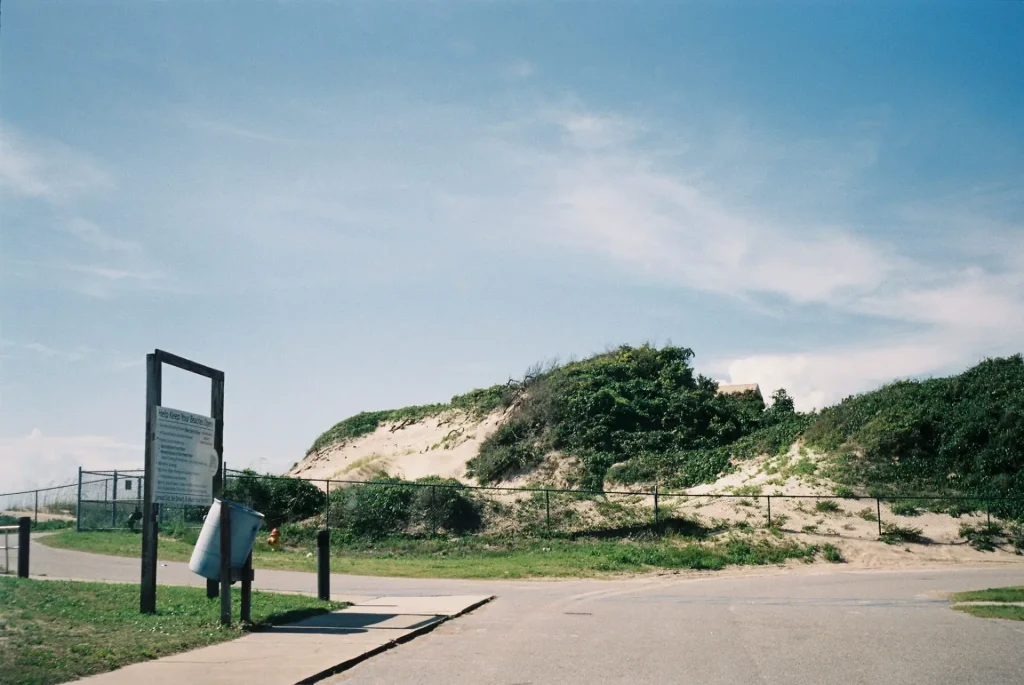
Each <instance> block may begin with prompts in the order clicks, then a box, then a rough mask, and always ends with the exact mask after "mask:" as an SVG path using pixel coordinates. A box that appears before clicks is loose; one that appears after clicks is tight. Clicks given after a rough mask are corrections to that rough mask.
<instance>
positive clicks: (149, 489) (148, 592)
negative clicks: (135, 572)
mask: <svg viewBox="0 0 1024 685" xmlns="http://www.w3.org/2000/svg"><path fill="white" fill-rule="evenodd" d="M160 385H161V373H160V362H159V361H157V358H156V355H155V354H147V355H146V442H145V445H146V482H145V493H144V495H143V504H142V514H143V516H142V579H141V580H142V582H141V586H140V592H139V611H140V612H142V613H143V614H155V613H156V549H157V540H156V537H157V536H156V505H155V504H154V503H153V477H152V475H151V474H153V473H154V468H153V466H154V464H153V460H154V459H155V455H154V454H153V431H154V426H153V422H154V420H155V416H154V411H155V410H154V407H156V406H157V405H159V404H160V394H161V387H160ZM79 506H81V505H79Z"/></svg>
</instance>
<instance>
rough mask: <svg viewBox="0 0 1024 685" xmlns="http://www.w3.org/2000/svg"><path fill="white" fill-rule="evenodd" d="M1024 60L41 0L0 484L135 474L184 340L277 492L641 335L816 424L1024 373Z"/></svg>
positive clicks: (669, 16) (1005, 6)
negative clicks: (347, 442)
mask: <svg viewBox="0 0 1024 685" xmlns="http://www.w3.org/2000/svg"><path fill="white" fill-rule="evenodd" d="M1021 45H1024V6H1022V4H1021V3H1015V2H1005V1H1001V0H957V1H953V0H927V1H920V2H915V1H911V0H888V1H882V0H878V1H864V2H832V1H829V0H815V1H814V2H810V1H804V2H797V1H792V2H787V1H783V0H779V1H777V2H771V1H767V0H764V1H760V2H754V1H747V2H741V1H739V0H737V1H729V0H717V1H715V2H712V1H711V0H703V1H696V0H695V1H692V2H686V1H685V0H680V1H679V2H645V3H639V2H611V1H607V2H590V3H571V2H497V1H496V2H454V1H452V2H445V1H443V0H439V1H437V2H429V3H421V2H352V3H340V2H326V1H322V2H313V1H309V2H301V1H294V2H263V3H253V2H248V1H247V2H227V1H223V2H214V1H209V2H199V1H195V2H184V1H182V2H128V1H127V0H125V1H120V2H115V1H113V0H92V1H84V0H83V1H80V2H43V1H39V0H33V1H31V2H30V1H28V0H8V1H7V2H5V3H4V6H3V25H2V35H0V60H2V63H0V123H2V137H0V141H2V148H0V203H2V204H0V221H2V236H0V240H2V242H0V323H2V329H0V403H2V405H0V460H2V462H3V464H4V468H3V469H0V491H2V490H5V489H10V488H12V487H17V486H22V485H34V484H48V483H55V482H66V481H69V480H71V479H72V478H73V475H74V471H75V468H76V467H77V466H78V465H79V464H85V465H87V466H91V467H101V466H109V467H115V466H116V467H128V466H133V465H138V464H139V463H140V462H141V444H142V434H143V432H144V426H143V418H144V417H143V414H144V393H145V369H144V366H143V360H144V356H145V354H146V352H148V351H152V350H153V349H154V348H157V347H159V348H161V349H166V350H168V351H171V352H175V353H177V354H180V355H184V356H188V357H191V358H194V359H196V360H197V361H200V362H203V363H206V364H209V365H211V366H215V367H218V368H220V369H223V370H224V371H225V373H226V412H227V416H226V422H225V426H226V428H225V456H226V458H227V460H228V462H229V463H230V464H234V465H237V466H243V465H252V466H255V467H256V468H259V469H265V470H272V471H279V470H282V469H283V468H286V467H287V466H289V465H290V464H291V463H292V462H293V461H295V460H297V459H300V458H301V457H302V455H303V454H304V452H305V449H306V447H308V445H309V444H310V443H311V442H312V440H313V439H314V438H315V437H316V435H317V434H319V433H320V432H321V431H322V430H324V429H325V428H327V427H328V426H330V425H331V424H332V423H334V422H335V421H337V420H339V419H341V418H343V417H345V416H347V415H350V414H352V413H355V412H357V411H360V410H367V409H377V408H386V407H393V406H401V405H406V404H413V403H422V402H430V401H443V400H446V399H447V398H448V397H450V396H451V395H452V394H455V393H458V392H463V391H465V390H467V389H469V388H472V387H477V386H483V385H489V384H491V383H494V382H501V381H504V380H505V379H506V378H508V377H509V376H516V375H519V374H520V373H521V372H522V371H523V370H524V369H525V368H526V367H527V366H529V365H530V364H531V363H533V362H535V361H538V360H543V359H550V358H552V357H556V356H557V357H560V358H562V359H565V358H569V357H572V356H577V357H579V356H584V355H587V354H590V353H593V352H597V351H601V350H603V349H605V348H606V347H608V346H611V345H615V344H619V343H641V342H644V341H652V342H655V343H658V344H663V343H665V342H668V341H671V342H673V343H675V344H681V345H686V346H688V347H692V348H693V349H694V350H695V351H696V353H697V358H696V363H697V366H698V368H699V369H700V370H701V371H703V372H704V373H706V374H708V375H710V376H712V377H714V378H716V379H719V380H723V381H733V382H757V383H760V384H761V386H762V387H763V388H765V389H769V390H770V389H773V388H776V387H780V386H784V387H786V388H787V389H789V390H790V391H791V393H792V394H794V395H795V396H796V397H797V399H798V403H799V405H800V406H801V407H803V408H811V407H815V406H821V405H823V404H828V403H831V402H834V401H836V400H838V399H840V398H842V397H843V396H845V395H847V394H849V393H853V392H858V391H862V390H866V389H869V388H872V387H874V386H876V385H878V384H880V383H882V382H885V381H887V380H890V379H892V378H896V377H908V376H914V377H916V376H927V375H931V374H941V373H947V372H950V371H957V370H959V369H962V368H964V367H966V366H968V365H970V364H972V363H974V362H976V361H977V360H978V359H980V358H982V357H984V356H986V355H996V354H1006V353H1011V352H1017V351H1020V350H1021V348H1022V347H1024V345H1022V344H1021V340H1022V334H1024V295H1022V293H1024V287H1022V286H1024V125H1022V122H1024V50H1022V49H1021ZM165 378H166V380H165V398H164V403H165V404H166V405H168V406H174V407H177V408H181V409H186V410H191V411H200V412H202V411H204V410H205V409H206V407H207V399H206V393H207V392H208V391H207V388H206V386H205V385H204V384H203V383H202V382H200V381H199V380H196V379H192V378H188V377H186V376H185V375H183V374H176V373H173V372H166V376H165Z"/></svg>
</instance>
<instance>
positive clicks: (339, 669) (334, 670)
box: [295, 595, 495, 685]
mask: <svg viewBox="0 0 1024 685" xmlns="http://www.w3.org/2000/svg"><path fill="white" fill-rule="evenodd" d="M494 598H495V595H491V596H490V597H485V598H483V599H481V600H480V601H479V602H475V603H473V604H470V605H469V606H468V607H466V608H465V609H463V610H462V611H460V612H458V613H457V614H451V615H449V616H445V617H444V618H442V619H441V620H440V621H435V622H434V623H431V624H430V625H426V626H423V627H422V628H417V629H415V630H413V631H411V632H409V633H408V634H406V635H403V636H402V637H400V638H396V639H394V640H391V641H390V642H386V643H384V644H382V645H380V646H379V647H374V648H373V649H371V650H368V651H366V652H363V653H362V654H360V655H358V656H354V657H352V658H351V659H346V660H345V661H342V662H341V663H340V664H336V665H334V666H331V667H330V668H326V669H324V670H322V671H320V672H319V673H315V674H313V675H311V676H309V677H308V678H304V679H302V680H299V681H297V682H296V684H295V685H308V684H309V683H315V682H318V681H321V680H323V679H324V678H329V677H331V676H332V675H337V674H339V673H343V672H344V671H347V670H349V669H350V668H352V667H353V666H356V665H358V664H361V663H362V662H364V661H366V660H367V659H369V658H371V657H375V656H377V655H378V654H382V653H384V652H386V651H388V650H389V649H393V648H395V647H397V646H398V645H402V644H405V643H406V642H409V641H410V640H414V639H416V638H418V637H419V636H420V635H426V634H427V633H429V632H430V631H432V630H434V629H435V628H437V627H438V626H439V625H442V624H443V623H446V622H448V621H450V620H452V619H454V618H458V617H459V616H463V615H465V614H468V613H469V612H471V611H473V610H475V609H479V608H480V607H482V606H483V605H484V604H487V603H488V602H490V601H491V600H493V599H494Z"/></svg>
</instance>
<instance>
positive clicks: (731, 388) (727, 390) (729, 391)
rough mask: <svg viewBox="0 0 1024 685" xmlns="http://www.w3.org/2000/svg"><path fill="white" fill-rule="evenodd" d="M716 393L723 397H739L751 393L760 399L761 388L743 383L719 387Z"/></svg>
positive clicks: (753, 384) (755, 384)
mask: <svg viewBox="0 0 1024 685" xmlns="http://www.w3.org/2000/svg"><path fill="white" fill-rule="evenodd" d="M718 392H720V393H722V394H723V395H739V394H742V393H745V392H752V393H754V394H755V395H757V396H758V397H761V388H759V387H758V386H757V383H743V384H739V385H719V386H718Z"/></svg>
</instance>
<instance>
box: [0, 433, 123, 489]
mask: <svg viewBox="0 0 1024 685" xmlns="http://www.w3.org/2000/svg"><path fill="white" fill-rule="evenodd" d="M142 460H143V451H142V446H141V445H137V444H132V443H126V442H122V441H120V440H118V439H116V438H113V437H110V436H103V435H77V436H50V435H45V434H44V433H43V432H42V431H41V430H40V429H38V428H35V429H33V430H32V431H31V432H30V433H29V434H28V435H24V436H20V437H8V438H0V463H2V464H3V465H4V468H3V469H0V490H3V491H8V492H9V491H12V490H21V489H25V488H28V487H45V486H49V485H62V484H64V483H71V482H73V481H75V479H76V477H77V473H78V467H79V466H81V467H83V468H86V469H114V468H117V469H128V468H139V467H140V465H141V464H142Z"/></svg>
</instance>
